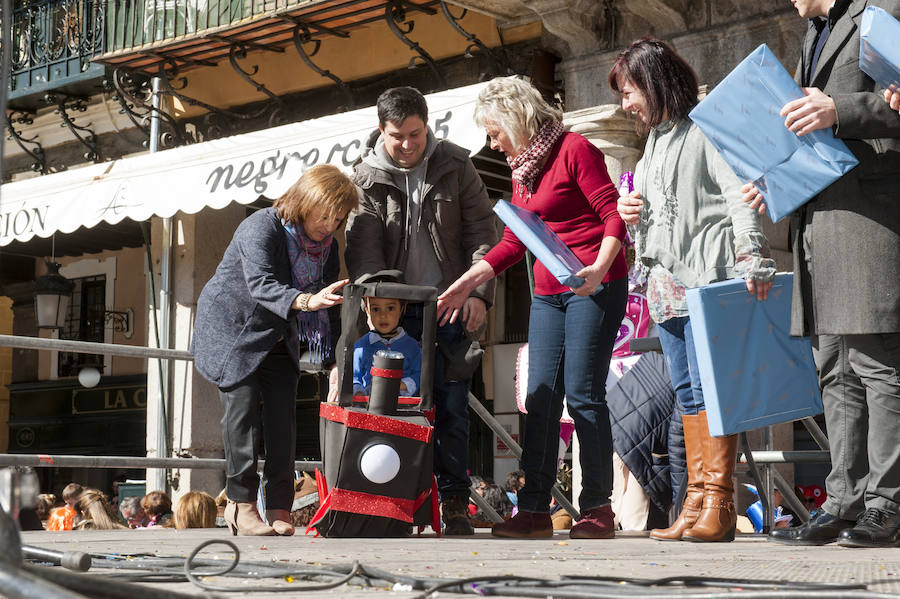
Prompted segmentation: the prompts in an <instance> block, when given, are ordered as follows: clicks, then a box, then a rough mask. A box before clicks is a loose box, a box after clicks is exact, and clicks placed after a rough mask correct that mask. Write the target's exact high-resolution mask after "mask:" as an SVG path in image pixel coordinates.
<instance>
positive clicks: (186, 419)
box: [147, 204, 247, 499]
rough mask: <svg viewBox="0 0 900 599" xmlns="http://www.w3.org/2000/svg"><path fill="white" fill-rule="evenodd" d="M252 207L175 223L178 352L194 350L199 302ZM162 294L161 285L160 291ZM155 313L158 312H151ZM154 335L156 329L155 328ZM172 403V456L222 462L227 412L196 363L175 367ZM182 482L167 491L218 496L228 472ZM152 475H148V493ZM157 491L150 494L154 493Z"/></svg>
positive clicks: (155, 231) (151, 375)
mask: <svg viewBox="0 0 900 599" xmlns="http://www.w3.org/2000/svg"><path fill="white" fill-rule="evenodd" d="M246 210H247V209H246V207H245V206H241V205H238V204H231V205H229V206H227V207H225V208H222V209H220V210H213V209H210V208H206V209H204V210H202V211H200V212H198V213H197V214H183V213H178V214H177V215H176V218H175V230H174V231H173V236H174V237H175V249H174V252H173V257H172V289H171V295H172V297H173V301H174V306H173V307H172V332H171V347H172V349H179V350H188V349H190V344H191V335H192V333H193V325H194V317H195V315H196V307H197V297H198V296H199V295H200V291H201V290H202V289H203V286H204V285H205V284H206V282H207V281H208V280H209V279H210V277H212V275H213V273H214V272H215V269H216V266H218V264H219V261H220V260H221V259H222V255H223V254H224V252H225V248H226V247H227V246H228V243H229V242H230V241H231V236H232V234H233V233H234V230H235V229H236V228H237V225H238V224H239V223H240V222H241V221H242V220H243V219H244V217H245V216H246ZM161 240H162V225H161V219H159V218H154V219H153V224H152V244H151V248H152V254H153V274H154V277H155V278H156V281H159V275H160V254H161ZM156 290H157V293H159V284H158V283H157V285H156ZM149 310H150V311H151V318H152V310H153V306H152V305H151V306H150V307H149ZM149 326H150V327H151V328H150V329H149V330H151V331H152V330H153V329H152V326H153V325H152V323H151V324H150V325H149ZM171 364H172V367H171V372H172V386H171V397H169V398H168V401H167V406H166V414H167V421H168V422H167V423H166V427H167V431H168V435H167V436H168V439H169V456H168V457H173V456H174V455H175V454H176V453H177V452H179V451H180V452H181V454H182V455H184V456H192V457H197V458H222V457H223V456H224V451H223V446H222V432H221V428H220V424H219V423H220V421H221V419H222V406H221V404H220V402H219V396H218V392H217V389H216V387H215V386H214V385H213V384H212V383H210V382H208V381H206V380H205V379H204V378H203V377H202V376H200V375H199V374H198V373H197V371H196V370H194V364H193V362H186V361H182V360H175V361H172V363H171ZM147 399H148V401H147V455H148V457H153V456H156V455H158V452H157V448H156V431H157V427H159V426H160V424H161V423H160V422H159V421H158V418H157V410H158V401H159V371H158V362H157V361H156V360H148V368H147ZM171 477H172V478H173V479H174V480H177V481H178V482H177V488H175V485H174V484H173V485H172V487H171V488H170V489H167V490H168V491H169V492H170V493H171V494H172V496H173V499H177V498H178V497H180V496H181V495H182V494H184V493H185V492H187V491H191V490H194V491H206V492H207V493H209V494H210V495H212V496H214V497H215V495H216V494H218V493H219V492H220V491H221V490H222V488H223V487H224V480H225V479H224V471H217V470H193V469H182V470H176V471H173V472H172V473H171ZM152 481H153V475H152V471H151V470H148V471H147V483H148V487H149V486H151V485H152ZM149 490H151V489H149V488H148V491H149Z"/></svg>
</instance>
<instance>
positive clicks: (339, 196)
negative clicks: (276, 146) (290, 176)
mask: <svg viewBox="0 0 900 599" xmlns="http://www.w3.org/2000/svg"><path fill="white" fill-rule="evenodd" d="M358 204H359V190H358V189H357V188H356V185H354V184H353V181H351V180H350V177H348V176H347V175H345V174H344V173H342V172H341V171H340V170H339V169H338V168H337V167H336V166H333V165H331V164H320V165H317V166H314V167H312V168H311V169H309V170H308V171H306V172H305V173H303V174H302V175H301V176H300V178H299V179H297V182H296V183H294V184H293V185H291V187H290V189H288V190H287V191H286V192H284V194H283V195H282V196H281V197H280V198H278V199H277V200H275V203H274V204H272V206H273V207H274V208H275V210H276V211H277V212H278V216H279V217H280V218H282V219H284V220H285V221H287V222H289V223H291V224H294V225H299V224H301V223H303V221H305V220H306V219H307V218H309V215H310V213H311V212H312V211H313V209H315V208H319V207H321V208H324V210H325V214H324V216H326V217H331V216H334V215H335V214H343V215H344V218H347V214H349V213H350V211H351V210H353V209H355V208H356V206H357V205H358Z"/></svg>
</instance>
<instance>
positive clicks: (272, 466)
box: [219, 342, 300, 510]
mask: <svg viewBox="0 0 900 599" xmlns="http://www.w3.org/2000/svg"><path fill="white" fill-rule="evenodd" d="M296 366H297V365H296V364H294V363H293V361H292V360H291V356H290V354H288V353H287V350H286V348H285V346H284V342H279V343H278V344H277V345H276V346H275V347H274V348H273V349H272V351H271V352H269V355H267V356H266V357H265V359H264V360H263V361H262V364H260V365H259V368H257V369H256V371H255V372H254V373H253V374H251V375H250V376H248V377H247V378H245V379H244V380H243V381H241V382H240V383H238V384H237V385H234V386H233V387H225V388H220V389H219V398H220V399H221V400H222V406H223V407H224V408H225V415H224V416H223V417H222V439H223V440H224V444H225V464H226V474H225V494H226V495H227V496H228V498H229V499H230V500H232V501H237V502H255V501H256V493H257V490H258V489H259V475H258V474H257V462H256V457H257V455H256V448H257V447H259V434H260V418H259V413H260V409H259V408H260V404H262V428H263V431H264V435H265V439H264V441H265V449H266V465H265V468H264V470H263V483H264V486H265V493H266V507H267V508H268V509H273V510H280V509H283V510H289V509H291V504H292V503H293V501H294V455H295V453H296V447H297V415H296V407H295V405H296V403H295V402H296V399H297V383H298V381H299V378H300V375H299V374H298V373H297V367H296Z"/></svg>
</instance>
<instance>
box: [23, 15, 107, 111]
mask: <svg viewBox="0 0 900 599" xmlns="http://www.w3.org/2000/svg"><path fill="white" fill-rule="evenodd" d="M104 22H105V14H104V4H103V0H18V1H16V2H14V5H13V22H12V39H13V43H12V65H11V72H10V75H11V76H10V80H9V102H10V106H11V107H15V108H22V109H33V108H34V107H36V106H38V105H43V104H44V101H43V98H44V95H45V94H47V93H48V92H51V91H61V92H63V93H65V94H67V95H76V96H88V95H91V94H92V93H96V91H97V90H98V89H99V85H100V82H101V81H102V80H103V78H104V75H105V72H106V70H105V68H104V67H103V65H101V64H97V63H94V62H92V60H93V58H94V57H96V56H98V55H100V54H102V53H103V50H104Z"/></svg>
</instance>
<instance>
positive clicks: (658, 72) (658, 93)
mask: <svg viewBox="0 0 900 599" xmlns="http://www.w3.org/2000/svg"><path fill="white" fill-rule="evenodd" d="M619 76H621V77H622V78H624V79H625V80H627V81H629V82H631V84H632V85H634V86H635V87H636V88H637V89H638V91H640V92H641V94H642V95H643V96H644V98H645V99H646V100H647V119H648V122H647V123H641V122H639V123H638V129H639V131H640V132H641V133H646V130H647V129H648V128H650V127H655V126H656V125H658V124H660V123H661V122H662V121H663V115H665V114H667V113H668V117H669V118H670V119H675V120H677V119H682V118H684V117H686V116H687V115H688V113H689V112H690V111H691V109H692V108H693V107H694V106H696V105H697V75H696V74H695V73H694V69H692V68H691V67H690V65H688V63H686V62H685V61H684V59H683V58H682V57H681V56H679V55H678V54H677V53H676V52H675V50H673V49H672V48H671V47H670V46H669V45H668V44H667V43H665V42H663V41H660V40H657V39H651V38H643V39H639V40H637V41H635V42H633V43H632V44H631V45H630V46H628V47H627V48H625V49H624V50H622V51H621V52H619V56H618V57H617V58H616V62H615V64H614V65H613V66H612V68H611V69H610V70H609V77H608V79H609V87H610V88H612V90H613V91H615V92H619V93H621V91H622V90H620V89H619V83H618V81H617V80H618V78H619Z"/></svg>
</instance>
